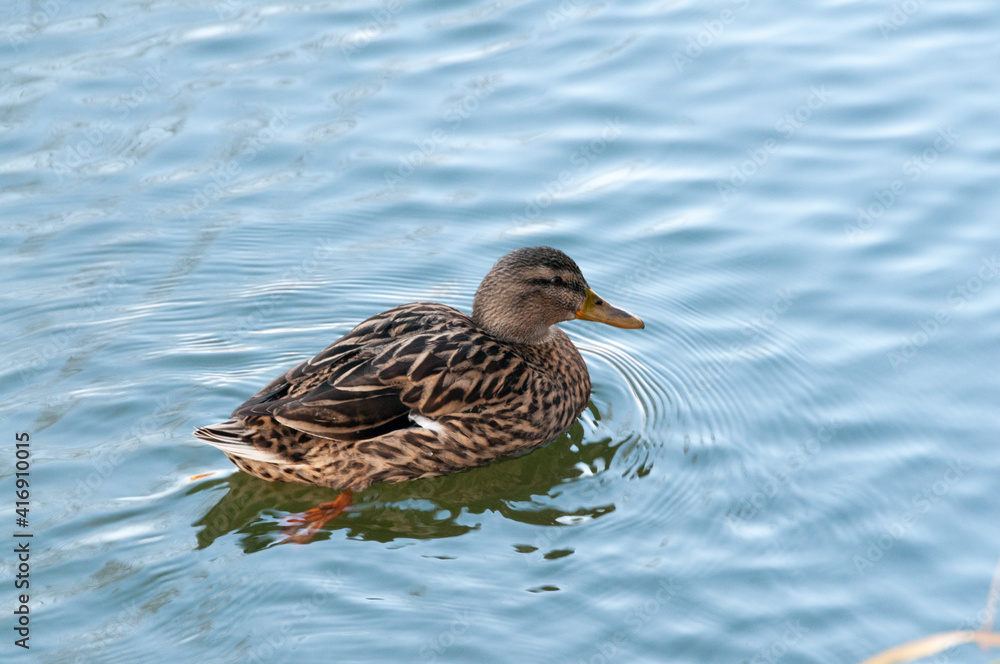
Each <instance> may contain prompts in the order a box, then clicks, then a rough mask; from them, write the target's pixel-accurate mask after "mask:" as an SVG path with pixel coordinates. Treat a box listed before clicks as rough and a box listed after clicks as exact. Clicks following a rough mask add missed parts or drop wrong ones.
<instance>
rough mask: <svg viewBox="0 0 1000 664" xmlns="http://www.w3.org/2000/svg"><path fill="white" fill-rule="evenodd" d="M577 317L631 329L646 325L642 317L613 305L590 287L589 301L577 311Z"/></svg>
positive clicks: (588, 292)
mask: <svg viewBox="0 0 1000 664" xmlns="http://www.w3.org/2000/svg"><path fill="white" fill-rule="evenodd" d="M576 317H577V318H578V319H580V320H592V321H597V322H598V323H604V324H605V325H610V326H612V327H624V328H628V329H630V330H639V329H642V328H643V327H645V325H644V324H643V322H642V319H641V318H639V317H638V316H633V315H632V314H630V313H629V312H627V311H625V310H624V309H619V308H618V307H613V306H611V305H610V304H608V303H607V302H605V301H604V298H602V297H601V296H600V295H598V294H597V293H595V292H594V291H592V290H590V289H589V288H588V289H587V301H586V302H584V303H583V306H582V307H580V310H579V311H577V312H576Z"/></svg>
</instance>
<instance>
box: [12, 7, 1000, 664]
mask: <svg viewBox="0 0 1000 664" xmlns="http://www.w3.org/2000/svg"><path fill="white" fill-rule="evenodd" d="M0 15H2V19H3V20H2V21H0V25H2V26H3V27H2V28H0V110H2V113H0V187H2V189H0V228H2V236H0V244H2V274H3V283H4V285H5V287H4V292H3V298H2V301H0V339H2V342H3V346H4V349H3V353H2V359H3V364H2V366H0V371H2V373H0V378H2V394H0V403H2V404H3V405H2V410H0V420H2V427H0V435H2V438H0V476H2V477H0V497H2V500H0V506H2V510H0V513H2V514H3V516H2V527H0V532H2V533H4V534H3V535H2V537H3V540H4V544H3V547H2V548H3V550H4V551H5V553H4V554H3V557H2V561H3V565H4V566H3V572H4V575H3V577H4V581H3V585H2V591H0V609H2V611H0V615H2V616H3V617H2V618H0V624H2V625H3V629H2V634H3V642H2V643H0V652H2V653H3V655H2V658H3V659H4V661H15V659H14V658H15V656H17V657H20V659H17V661H34V662H46V663H55V662H128V663H129V664H139V663H144V662H167V661H183V662H191V661H198V662H206V663H208V662H272V663H273V662H299V661H306V662H308V661H338V662H339V661H343V662H471V661H475V662H553V663H567V664H581V663H588V664H601V663H605V664H607V663H610V662H628V663H633V662H698V663H703V662H750V663H752V664H761V663H762V662H767V663H769V664H774V663H776V662H831V663H841V662H843V663H849V662H858V661H860V660H863V659H865V658H866V657H869V656H871V655H874V654H875V653H878V652H880V651H882V650H884V649H886V648H889V647H892V646H894V645H897V644H899V643H902V642H906V641H909V640H912V639H916V638H920V637H923V636H926V635H929V634H931V633H935V632H942V631H948V630H955V629H968V628H971V627H975V626H977V625H979V624H980V622H981V621H982V619H983V611H984V607H985V606H986V601H987V594H988V590H989V586H990V580H991V578H992V577H993V573H994V569H995V567H996V565H997V558H998V556H1000V529H998V527H997V524H998V519H997V513H998V493H997V478H998V477H1000V447H998V442H1000V441H998V437H1000V418H998V407H997V404H998V402H1000V381H998V366H1000V316H998V314H997V312H998V310H1000V264H998V262H997V261H998V252H1000V246H998V245H1000V234H998V225H997V210H998V209H1000V187H998V183H1000V123H998V122H997V101H998V99H1000V67H998V56H1000V42H998V39H997V36H998V35H1000V8H998V6H997V5H996V4H995V3H990V2H986V1H985V0H981V1H976V0H967V1H960V2H948V3H945V2H937V3H934V2H925V1H923V0H902V1H900V2H889V1H885V2H864V3H857V2H840V1H832V0H826V1H823V2H819V3H812V4H809V3H783V4H778V5H767V4H762V3H757V2H752V1H751V0H739V1H736V2H711V3H707V4H706V3H693V2H680V1H678V2H671V1H669V0H666V1H659V2H657V1H645V2H635V3H606V2H590V1H589V0H566V1H565V2H562V3H558V4H557V3H555V2H551V3H547V2H538V1H533V0H526V1H521V2H518V1H508V0H498V1H496V2H483V3H465V4H464V5H462V6H455V5H453V4H447V5H444V4H440V3H433V2H408V1H405V0H398V1H397V0H391V1H390V2H388V3H378V2H315V3H310V4H299V3H269V2H250V1H243V0H220V2H218V3H215V4H213V3H210V2H209V3H196V2H188V3H174V2H162V1H156V0H154V1H152V2H144V3H108V2H95V1H89V0H88V1H83V2H74V3H70V2H67V1H65V0H50V1H48V2H11V3H7V4H6V5H4V7H3V8H2V9H0ZM542 244H544V245H552V246H556V247H559V248H561V249H563V250H564V251H566V252H567V253H568V254H570V255H571V256H572V257H573V258H574V259H575V260H576V261H577V262H578V263H579V265H580V266H581V268H582V270H583V272H584V274H585V275H586V277H587V279H588V281H589V282H590V284H591V285H592V286H593V287H594V289H595V290H596V291H597V292H599V293H601V294H602V295H603V296H604V297H606V298H607V299H608V300H610V301H611V302H613V303H615V304H617V305H618V306H621V307H624V308H627V309H629V310H631V311H634V312H635V313H637V314H638V315H640V316H642V317H643V318H644V320H645V322H646V329H645V330H639V331H633V330H615V329H612V328H609V327H605V326H600V325H595V324H588V323H583V322H571V323H567V324H564V325H563V327H564V329H565V330H566V331H567V332H568V333H569V334H570V336H571V337H572V338H573V339H574V340H575V341H576V342H577V344H578V345H579V346H580V348H581V349H582V352H583V354H584V356H585V358H586V360H587V363H588V365H589V367H590V372H591V375H592V377H593V382H594V389H593V396H592V402H591V405H590V407H589V408H588V409H587V411H585V413H584V414H583V415H582V416H581V417H580V418H579V421H578V423H577V424H576V425H575V426H574V427H573V429H572V431H571V432H570V433H569V434H568V435H566V436H564V437H562V438H560V439H558V440H556V441H555V442H553V443H552V444H551V445H549V446H547V447H545V448H543V449H541V450H538V451H536V452H534V453H532V454H530V455H528V456H525V457H522V458H519V459H515V460H512V461H507V462H503V463H498V464H495V465H493V466H490V467H487V468H483V469H479V470H476V471H473V472H469V473H464V474H460V475H454V476H450V477H446V478H439V479H434V480H425V481H419V482H412V483H408V484H401V485H393V486H375V487H372V488H371V489H369V490H367V491H365V492H363V493H361V494H360V495H359V496H357V499H356V508H355V509H354V510H353V511H352V512H350V513H348V514H345V515H344V516H342V517H341V518H339V519H337V520H336V521H334V522H332V523H331V524H330V525H329V526H328V527H327V529H326V530H325V531H324V532H322V533H320V534H319V536H317V537H316V538H315V539H314V541H312V542H311V543H309V544H308V545H289V544H280V543H279V542H280V521H281V519H282V517H284V516H286V515H287V514H289V513H292V512H296V511H300V510H303V509H306V508H308V507H310V506H312V505H314V504H316V503H318V502H321V501H324V500H330V499H332V497H333V496H334V495H335V492H332V491H329V490H324V489H319V488H315V487H304V486H294V485H284V484H269V483H265V482H262V481H259V480H256V479H254V478H251V477H249V476H246V475H243V474H241V473H239V472H236V471H235V468H234V467H233V466H232V465H231V464H230V463H229V462H228V461H227V460H226V458H225V457H224V456H223V455H222V454H221V453H219V451H218V450H215V449H213V448H210V447H208V446H205V445H203V444H200V443H199V442H197V441H196V440H195V439H194V438H193V437H192V435H191V432H192V429H193V428H194V427H196V426H200V425H205V424H210V423H213V422H217V421H219V420H220V419H223V418H224V417H225V416H226V415H227V414H228V413H229V412H230V411H232V409H233V408H235V407H236V406H237V405H238V404H240V403H241V402H242V401H243V400H244V399H246V398H247V397H248V396H249V395H251V394H252V393H254V392H255V391H256V390H257V389H259V388H260V387H261V386H262V385H263V384H265V383H266V382H267V381H268V380H270V379H271V378H272V377H273V376H274V375H276V374H277V373H278V372H280V371H281V370H283V368H285V367H287V366H289V365H291V364H293V363H295V362H298V361H300V360H302V359H304V358H306V357H310V356H312V355H313V354H314V353H316V352H317V351H319V350H320V349H322V348H323V347H325V346H326V345H327V344H328V343H330V342H331V341H333V340H334V339H335V338H337V337H338V336H339V335H341V334H343V333H345V332H346V331H348V330H349V329H350V328H351V327H352V326H353V325H354V324H355V323H357V322H359V321H360V320H362V319H364V318H366V317H367V316H370V315H372V314H374V313H377V312H379V311H382V310H384V309H386V308H388V307H390V306H393V305H396V304H400V303H404V302H410V301H418V300H431V301H438V302H444V303H447V304H450V305H453V306H457V307H460V308H464V309H468V308H469V307H470V306H471V303H472V296H473V294H474V292H475V288H476V286H477V284H478V283H479V280H480V279H481V278H482V277H483V275H484V274H485V273H486V272H487V270H488V269H489V267H490V266H491V265H492V264H493V262H494V261H495V260H496V259H497V258H498V257H499V256H501V255H502V254H503V253H505V252H507V251H508V250H510V249H512V248H515V247H519V246H531V245H542ZM19 433H27V434H29V436H30V482H31V485H30V500H29V502H30V515H29V518H28V525H27V526H25V527H19V526H17V525H16V522H15V518H16V514H15V494H14V492H15V477H14V472H15V462H16V451H17V448H16V446H15V445H16V442H17V441H16V438H15V437H16V435H17V434H19ZM15 532H21V533H25V532H30V533H32V534H33V538H32V539H31V540H30V547H31V562H30V565H31V571H30V603H29V604H30V642H29V643H30V652H24V651H23V650H22V649H21V648H18V647H17V646H15V645H14V640H15V639H16V638H17V636H16V633H15V632H14V627H15V626H16V625H15V622H16V621H15V619H14V618H16V616H14V614H13V612H14V611H15V610H16V609H17V608H18V606H19V601H18V597H17V593H16V592H15V589H14V578H15V577H14V574H15V571H16V569H17V561H16V560H15V558H14V556H13V555H12V554H11V553H10V551H11V550H12V549H13V547H14V546H15V544H16V543H18V542H20V541H21V540H18V539H15V538H14V537H13V533H15ZM952 656H954V657H956V658H958V660H960V661H983V662H986V661H991V660H994V661H995V659H996V657H997V656H998V655H997V651H992V652H981V651H980V650H979V649H978V648H976V647H975V646H964V647H962V649H961V650H956V651H955V652H954V653H952Z"/></svg>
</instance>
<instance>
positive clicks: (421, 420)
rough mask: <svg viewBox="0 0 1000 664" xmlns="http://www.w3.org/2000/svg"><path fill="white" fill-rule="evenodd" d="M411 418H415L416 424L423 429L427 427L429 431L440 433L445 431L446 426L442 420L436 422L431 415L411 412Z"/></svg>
mask: <svg viewBox="0 0 1000 664" xmlns="http://www.w3.org/2000/svg"><path fill="white" fill-rule="evenodd" d="M410 419H411V420H413V423H414V424H416V425H417V426H419V427H421V428H423V429H427V430H428V431H433V432H434V433H438V434H441V433H444V426H442V425H441V423H440V422H435V421H434V420H432V419H431V418H429V417H424V416H423V415H420V414H418V413H410Z"/></svg>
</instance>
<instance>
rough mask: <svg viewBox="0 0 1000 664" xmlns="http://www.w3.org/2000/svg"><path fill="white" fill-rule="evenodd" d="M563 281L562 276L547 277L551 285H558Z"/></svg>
mask: <svg viewBox="0 0 1000 664" xmlns="http://www.w3.org/2000/svg"><path fill="white" fill-rule="evenodd" d="M562 282H563V280H562V277H552V278H551V279H549V283H550V284H552V285H553V286H558V285H560V284H561V283H562Z"/></svg>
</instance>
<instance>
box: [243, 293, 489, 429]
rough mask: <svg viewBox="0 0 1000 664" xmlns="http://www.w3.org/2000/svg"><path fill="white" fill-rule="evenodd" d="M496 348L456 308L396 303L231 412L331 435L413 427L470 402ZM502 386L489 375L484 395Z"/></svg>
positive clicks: (476, 396) (481, 393)
mask: <svg viewBox="0 0 1000 664" xmlns="http://www.w3.org/2000/svg"><path fill="white" fill-rule="evenodd" d="M499 349H500V346H499V345H498V344H497V343H496V342H495V341H493V340H492V339H489V338H488V337H486V336H485V335H483V334H482V333H481V332H479V331H478V329H477V328H476V327H475V325H474V324H473V323H472V321H471V319H469V317H468V316H466V315H465V314H463V313H461V312H459V311H457V310H455V309H452V308H450V307H445V306H443V305H437V304H427V303H421V304H414V305H404V306H403V307H396V308H395V309H390V310H389V311H387V312H385V313H383V314H379V315H378V316H375V317H373V318H370V319H368V320H367V321H365V322H363V323H361V324H360V325H358V326H357V327H356V328H355V329H354V330H352V331H351V332H350V333H348V334H347V335H345V336H344V337H342V338H341V339H339V340H337V341H336V342H334V343H333V344H332V345H331V346H329V347H328V348H327V349H326V350H324V351H323V352H322V353H320V354H319V355H317V356H316V357H314V358H312V359H310V360H307V361H305V362H303V363H301V364H299V365H297V366H295V367H293V368H292V369H290V370H289V371H287V372H285V373H284V374H283V375H281V376H279V377H278V378H276V379H275V380H274V381H272V382H271V383H270V384H268V385H267V386H266V387H265V388H264V389H262V390H261V391H260V392H258V393H257V394H256V395H254V396H253V397H252V398H251V399H250V400H248V401H247V402H246V403H244V404H243V405H242V406H240V407H239V408H237V409H236V411H234V412H233V417H235V418H246V417H249V416H253V415H269V416H270V417H273V418H274V419H275V420H277V421H278V422H280V423H281V424H283V425H285V426H288V427H291V428H293V429H296V430H299V431H303V432H305V433H308V434H311V435H314V436H320V437H323V438H331V439H334V440H363V439H367V438H372V437H374V436H378V435H381V434H384V433H388V432H389V431H393V430H396V429H402V428H406V427H410V426H414V420H413V417H414V416H421V415H422V416H427V417H433V416H434V415H437V414H442V413H446V412H454V411H456V410H461V409H464V408H468V407H471V406H474V405H476V404H477V403H478V402H480V401H481V400H482V399H483V398H484V389H483V388H484V378H485V377H486V375H485V365H486V364H488V363H489V361H490V359H491V356H495V355H496V351H498V350H499ZM487 351H492V352H487ZM494 359H495V357H494ZM505 368H506V367H505ZM491 378H495V376H493V377H491ZM487 382H489V381H487ZM502 385H503V381H502V380H499V381H498V380H493V381H492V382H491V385H489V386H486V387H487V388H488V389H487V390H486V394H489V393H490V392H491V391H495V389H496V388H498V387H500V386H502Z"/></svg>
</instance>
